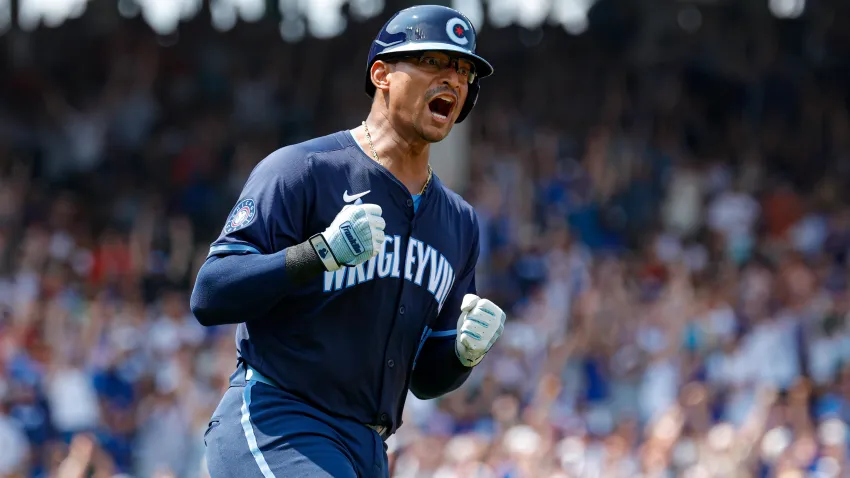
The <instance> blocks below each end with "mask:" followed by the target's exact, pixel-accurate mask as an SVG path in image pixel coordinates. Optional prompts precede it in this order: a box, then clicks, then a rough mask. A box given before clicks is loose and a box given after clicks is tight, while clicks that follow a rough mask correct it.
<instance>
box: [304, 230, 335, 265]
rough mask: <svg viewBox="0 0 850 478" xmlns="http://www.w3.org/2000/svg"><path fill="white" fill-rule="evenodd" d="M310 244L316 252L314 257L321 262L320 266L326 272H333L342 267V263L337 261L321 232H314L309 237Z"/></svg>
mask: <svg viewBox="0 0 850 478" xmlns="http://www.w3.org/2000/svg"><path fill="white" fill-rule="evenodd" d="M309 243H310V246H312V248H313V251H314V252H315V253H316V257H317V258H318V259H319V260H320V261H321V262H322V266H323V267H324V268H325V270H326V271H328V272H333V271H335V270H339V269H341V268H342V265H341V264H340V263H339V261H337V259H336V257H335V256H334V253H333V251H332V250H331V248H330V245H329V244H328V241H326V240H325V237H324V236H323V235H322V234H315V235H313V236H312V237H310V239H309Z"/></svg>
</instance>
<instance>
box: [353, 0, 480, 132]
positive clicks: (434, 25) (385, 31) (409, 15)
mask: <svg viewBox="0 0 850 478" xmlns="http://www.w3.org/2000/svg"><path fill="white" fill-rule="evenodd" d="M476 39H477V38H476V35H475V29H474V28H473V26H472V22H470V21H469V19H468V18H466V16H464V15H463V14H462V13H460V12H458V11H457V10H454V9H451V8H449V7H443V6H440V5H418V6H415V7H410V8H405V9H404V10H401V11H399V12H398V13H396V14H395V15H393V16H392V18H390V19H389V20H388V21H387V23H385V24H384V27H383V28H381V31H380V33H378V37H377V38H375V41H374V42H372V48H370V49H369V60H368V61H367V62H366V94H367V95H369V97H370V98H372V97H374V96H375V85H373V84H372V79H371V75H370V73H369V71H370V70H371V69H372V65H373V64H374V63H375V62H376V61H377V60H382V59H389V58H392V57H398V56H404V55H409V54H411V53H416V52H424V51H442V52H446V53H456V54H457V53H459V54H460V55H461V56H463V57H466V58H467V59H468V60H470V61H471V62H472V63H473V64H474V65H475V78H474V79H473V81H472V83H470V85H469V94H468V95H467V97H466V102H465V103H464V104H463V108H462V109H461V110H460V114H459V115H458V117H457V120H456V121H455V122H456V123H460V122H461V121H463V120H464V119H465V118H466V116H467V115H468V114H469V112H470V111H471V110H472V107H473V106H475V101H476V100H477V99H478V92H479V91H480V90H481V86H480V85H479V80H480V79H481V78H484V77H486V76H490V75H492V74H493V67H492V66H491V65H490V63H488V62H487V60H485V59H484V58H481V57H480V56H478V55H477V54H476V53H475V44H476Z"/></svg>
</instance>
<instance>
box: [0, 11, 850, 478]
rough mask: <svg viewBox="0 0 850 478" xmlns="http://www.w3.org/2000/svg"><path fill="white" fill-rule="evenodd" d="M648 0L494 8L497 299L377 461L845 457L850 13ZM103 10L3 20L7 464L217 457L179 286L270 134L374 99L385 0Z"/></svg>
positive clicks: (573, 471)
mask: <svg viewBox="0 0 850 478" xmlns="http://www.w3.org/2000/svg"><path fill="white" fill-rule="evenodd" d="M765 3H766V2H765ZM808 3H812V2H808ZM636 5H637V4H636ZM653 8H655V7H653ZM653 8H650V9H648V10H645V11H641V9H639V8H636V7H630V6H629V5H626V4H624V3H621V2H620V3H618V2H604V1H601V2H598V5H597V6H596V7H595V8H594V9H593V11H592V12H591V13H592V15H591V22H590V27H589V30H588V31H587V32H586V33H584V34H583V35H580V36H576V37H567V36H565V35H564V34H563V33H562V32H560V31H558V30H557V29H555V28H552V27H548V26H547V27H543V28H540V29H539V30H528V29H521V28H515V27H505V28H503V29H500V30H498V31H497V30H495V29H494V28H493V27H492V26H489V25H488V26H485V28H484V29H483V30H482V45H481V49H482V53H483V54H484V55H485V56H486V57H487V58H489V59H491V60H492V61H493V62H494V63H495V64H496V65H498V66H497V71H498V72H501V73H497V74H496V75H494V76H493V77H492V78H489V79H488V81H487V83H486V85H485V86H484V89H483V91H482V96H481V99H480V100H479V102H478V104H477V106H476V110H475V113H474V114H473V115H472V116H471V117H470V121H471V127H470V135H471V149H470V152H469V161H470V162H469V168H470V177H471V178H475V180H474V181H471V182H470V184H468V185H467V186H466V187H465V188H463V190H462V191H460V192H462V193H463V194H464V196H465V197H467V198H468V199H469V200H470V201H471V202H472V203H473V204H474V206H475V207H476V210H477V212H478V215H479V219H480V224H481V237H482V250H481V261H480V264H479V271H478V274H479V275H478V278H477V282H478V286H479V288H480V289H481V290H482V291H484V293H485V294H486V295H487V296H490V297H493V299H494V300H495V301H496V302H498V303H499V304H500V305H501V304H504V306H505V309H506V310H507V311H508V316H509V323H508V324H507V325H506V328H505V332H504V335H503V339H502V340H501V341H500V343H499V344H498V345H497V346H496V347H495V349H494V350H493V352H492V353H491V354H490V355H489V356H488V358H487V359H486V360H485V361H484V362H482V364H481V365H480V366H479V367H478V368H477V369H476V371H475V372H474V373H473V374H472V377H471V378H470V380H469V382H468V383H467V384H466V385H465V386H464V387H462V388H461V389H460V390H458V391H457V392H455V393H453V394H450V395H449V396H446V397H443V398H441V399H439V400H434V401H421V400H418V399H416V398H415V397H413V396H410V397H409V398H408V401H407V407H406V409H405V419H404V422H405V423H404V426H403V427H402V428H401V429H400V430H399V432H398V434H397V435H395V436H393V437H392V438H391V439H390V440H389V443H388V444H387V445H388V449H389V455H390V459H391V466H392V468H393V470H394V473H393V476H398V477H408V478H426V477H433V478H438V477H439V478H449V477H479V478H484V477H493V478H496V477H499V478H501V477H511V478H525V477H535V478H536V477H548V478H554V477H558V478H560V477H573V476H581V477H597V476H598V477H602V476H604V477H611V478H618V477H640V476H643V477H647V478H648V477H668V476H684V477H714V476H722V477H729V476H735V477H738V476H740V477H767V476H819V477H821V476H822V477H839V476H847V474H848V473H850V468H848V462H847V460H848V457H847V453H848V444H850V441H848V440H850V436H849V435H848V430H847V423H848V420H850V402H849V401H848V400H849V399H848V397H850V292H848V279H850V269H848V268H850V261H848V250H850V208H848V207H847V206H846V204H847V203H848V199H850V198H848V197H847V193H846V191H848V190H850V189H848V180H847V178H848V175H847V173H848V171H849V170H848V164H850V162H848V157H850V156H848V154H850V119H848V118H850V116H848V97H847V92H848V88H847V86H848V85H847V84H846V83H847V82H846V79H845V76H846V75H845V70H846V68H847V64H848V61H850V48H848V45H850V42H848V41H847V40H848V38H847V32H850V24H848V19H850V15H847V13H850V12H848V11H846V8H844V9H843V10H842V9H841V8H838V7H836V6H835V5H831V2H819V4H818V5H807V7H806V8H807V13H806V15H805V16H804V17H802V18H801V19H800V20H796V21H793V22H790V21H789V22H778V21H775V20H773V19H772V18H771V17H770V14H769V13H768V11H767V10H766V5H762V6H760V7H758V8H755V7H754V8H752V9H748V8H744V7H741V6H728V7H716V8H715V7H711V6H706V5H700V6H699V8H698V12H699V22H698V24H697V26H696V27H694V28H691V27H687V28H685V27H686V26H687V25H686V24H688V22H686V21H685V20H687V19H688V18H691V17H693V13H694V9H696V8H697V7H692V6H676V7H675V9H674V10H671V11H667V10H663V9H660V10H658V9H655V10H654V9H653ZM671 8H672V7H671ZM680 8H681V9H680ZM387 9H390V6H387ZM668 14H669V15H668ZM110 15H113V16H114V15H115V14H114V12H113V13H111V14H109V13H108V12H107V13H104V12H98V13H94V12H91V13H89V12H87V13H86V15H84V16H83V17H82V18H80V19H78V20H74V21H71V22H69V23H67V24H65V25H63V26H61V27H58V28H52V29H39V30H36V31H35V32H33V33H29V34H26V35H23V36H22V35H18V34H17V33H20V32H16V34H15V35H5V36H2V37H0V45H2V46H4V47H5V48H3V50H2V51H4V52H6V54H5V55H3V56H0V65H2V67H0V68H2V70H3V72H4V75H3V76H2V80H0V81H2V82H3V84H4V88H3V89H2V90H0V91H2V93H0V125H2V127H0V450H3V452H2V453H0V476H15V477H17V476H22V477H23V476H27V477H48V476H51V477H52V476H56V477H62V478H64V477H75V478H76V477H81V476H103V477H107V476H122V475H123V476H138V477H154V476H158V477H159V476H162V477H165V476H173V477H179V478H191V477H202V476H206V471H205V467H204V463H203V449H204V444H203V431H204V429H205V427H206V425H207V420H208V419H209V417H210V415H211V413H212V412H213V410H214V408H215V406H216V404H217V401H218V399H219V397H220V393H221V391H222V390H223V389H224V388H225V387H226V384H227V378H228V376H229V374H230V373H231V371H232V369H233V367H234V365H235V364H234V361H233V359H234V357H235V355H234V344H233V330H232V328H230V327H218V328H206V329H205V328H203V327H201V326H200V325H199V324H198V323H197V322H196V321H195V320H194V318H193V317H192V316H191V315H190V313H189V311H188V304H187V297H188V294H189V292H190V290H191V287H192V285H193V282H192V281H193V278H194V277H195V274H196V272H197V269H198V267H199V266H200V264H201V263H202V262H203V260H204V258H205V256H206V252H207V248H208V245H209V241H210V240H212V238H214V237H215V235H216V234H217V233H218V231H219V230H220V228H221V225H222V221H223V220H224V215H226V214H227V211H228V210H229V209H230V207H231V206H232V202H233V201H234V200H235V196H236V195H237V194H238V192H239V190H240V189H241V187H242V184H243V183H244V181H245V179H246V178H247V176H248V174H249V173H250V171H251V170H252V168H253V167H254V166H255V165H256V163H257V162H258V161H259V160H261V159H262V157H264V156H265V155H266V154H268V153H269V152H270V151H272V150H274V149H275V148H277V147H279V146H281V145H283V144H288V143H293V142H296V141H300V140H303V139H306V138H308V137H310V136H314V135H318V134H323V133H328V132H331V131H333V130H337V129H341V128H347V127H351V126H353V125H355V124H356V122H357V121H359V118H360V117H361V116H362V115H361V114H360V113H358V111H365V108H366V107H367V100H366V98H365V95H362V92H361V90H360V88H362V83H361V80H362V78H361V76H360V75H361V73H362V72H361V70H360V66H359V65H360V63H359V62H357V61H354V62H351V61H349V60H350V59H351V58H361V57H363V56H364V55H365V53H364V51H363V50H364V48H366V46H365V45H368V42H369V41H370V40H371V38H372V35H373V34H374V31H376V29H377V28H378V24H379V23H380V19H373V20H370V21H364V22H350V24H349V26H348V30H347V32H346V35H345V36H344V37H338V38H334V39H326V40H316V39H307V40H305V41H304V42H302V43H299V44H297V45H291V44H286V43H282V42H281V41H279V40H278V35H279V33H278V25H277V23H276V22H275V21H274V20H273V19H272V20H268V19H266V20H263V21H260V22H258V23H256V24H252V25H250V26H249V25H238V26H237V27H236V28H235V29H234V30H233V31H231V32H229V33H227V34H221V33H219V32H216V31H214V30H213V29H211V28H210V27H209V26H208V25H207V24H206V22H207V21H208V19H206V18H204V16H203V15H201V16H200V17H199V18H198V19H196V20H193V21H187V22H185V23H184V24H183V25H182V26H181V30H180V35H179V37H176V38H177V42H176V44H173V42H170V43H169V39H165V38H158V37H157V36H155V35H154V34H152V33H151V32H150V31H149V29H148V28H147V27H146V26H144V25H143V24H142V23H141V22H142V20H139V19H137V20H127V19H119V17H117V16H115V17H114V18H113V17H111V16H110ZM688 15H690V16H691V17H688ZM668 17H669V18H668ZM107 20H108V21H107ZM113 20H114V22H113ZM683 22H684V23H683ZM535 35H537V36H535ZM485 36H486V40H485V39H484V38H485ZM22 38H25V40H22ZM172 40H173V39H172ZM158 42H159V43H158ZM164 45H168V46H164ZM340 59H344V61H340ZM529 71H530V72H532V73H531V74H530V75H526V74H520V72H529ZM437 173H438V174H439V170H437Z"/></svg>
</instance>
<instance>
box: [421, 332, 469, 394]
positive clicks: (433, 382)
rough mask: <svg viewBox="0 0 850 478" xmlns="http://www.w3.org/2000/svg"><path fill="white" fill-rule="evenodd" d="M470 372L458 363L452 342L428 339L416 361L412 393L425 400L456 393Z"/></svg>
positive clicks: (449, 340)
mask: <svg viewBox="0 0 850 478" xmlns="http://www.w3.org/2000/svg"><path fill="white" fill-rule="evenodd" d="M471 372H472V368H471V367H466V366H464V365H463V364H462V363H460V360H458V358H457V355H456V354H455V341H454V340H453V339H429V340H427V341H426V342H425V345H423V346H422V352H421V353H420V354H419V357H418V359H417V360H416V368H415V369H414V370H413V376H412V377H411V380H410V391H411V392H413V394H414V395H415V396H416V397H417V398H419V399H422V400H429V399H432V398H437V397H439V396H442V395H445V394H447V393H449V392H453V391H455V390H457V389H458V388H459V387H460V386H461V385H463V383H464V382H465V381H466V379H467V378H469V374H470V373H471Z"/></svg>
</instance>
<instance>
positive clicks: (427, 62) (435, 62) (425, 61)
mask: <svg viewBox="0 0 850 478" xmlns="http://www.w3.org/2000/svg"><path fill="white" fill-rule="evenodd" d="M420 61H421V62H422V63H423V64H425V65H428V66H440V62H439V60H437V59H436V58H431V57H430V56H425V57H422V60H420Z"/></svg>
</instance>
